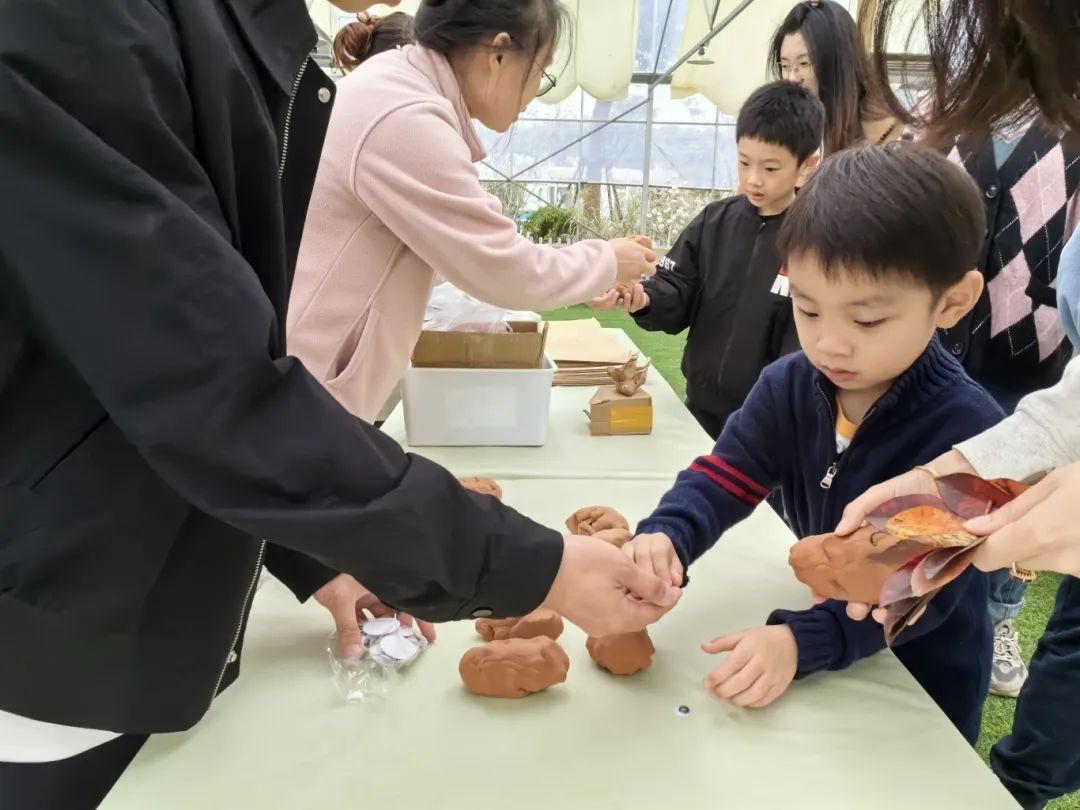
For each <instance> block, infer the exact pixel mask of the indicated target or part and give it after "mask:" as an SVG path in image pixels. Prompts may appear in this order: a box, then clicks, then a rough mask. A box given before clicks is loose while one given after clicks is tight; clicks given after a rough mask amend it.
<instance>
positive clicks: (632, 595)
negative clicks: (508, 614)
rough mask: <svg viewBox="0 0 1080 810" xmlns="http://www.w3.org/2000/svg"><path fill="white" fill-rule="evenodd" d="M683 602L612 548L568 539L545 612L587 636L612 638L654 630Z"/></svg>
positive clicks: (676, 590)
mask: <svg viewBox="0 0 1080 810" xmlns="http://www.w3.org/2000/svg"><path fill="white" fill-rule="evenodd" d="M681 596H682V590H681V589H679V588H674V587H672V586H671V585H670V584H669V583H668V582H667V581H665V580H663V579H660V578H659V577H657V576H655V575H653V574H649V573H646V572H645V571H643V570H642V569H640V568H638V567H637V566H636V565H634V563H633V562H631V560H630V558H629V557H627V556H626V555H625V554H623V553H622V552H620V551H619V550H618V549H617V548H615V547H614V546H613V545H611V544H609V543H605V542H604V541H603V540H598V539H597V538H595V537H581V536H578V535H570V536H569V537H567V538H566V539H565V540H564V545H563V557H562V564H561V565H560V566H559V573H558V574H557V575H556V577H555V581H554V582H553V583H552V585H551V590H550V591H549V592H548V595H547V599H545V600H544V606H545V607H549V608H551V609H552V610H554V611H556V612H557V613H559V614H561V615H562V616H564V617H565V618H566V619H568V620H569V621H571V622H573V623H574V624H576V625H577V626H578V627H580V628H581V629H582V630H584V631H585V632H586V633H587V634H589V635H590V636H611V635H615V634H616V633H631V632H635V631H637V630H641V629H643V628H644V627H645V626H646V625H649V624H652V623H653V622H655V621H657V620H658V619H660V617H661V616H663V615H664V614H665V613H667V612H668V611H669V610H671V609H672V608H673V607H675V605H676V604H677V603H678V601H679V598H680V597H681Z"/></svg>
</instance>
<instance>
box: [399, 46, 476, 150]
mask: <svg viewBox="0 0 1080 810" xmlns="http://www.w3.org/2000/svg"><path fill="white" fill-rule="evenodd" d="M403 50H404V51H405V58H406V59H407V60H408V62H409V64H410V65H412V66H413V67H414V68H416V70H418V71H419V72H420V73H422V74H423V75H424V76H426V77H427V78H428V79H429V80H430V81H431V84H432V86H433V87H434V88H435V91H436V92H437V93H438V94H439V95H440V96H442V97H443V98H445V99H446V100H447V101H449V102H450V103H451V104H452V105H453V106H454V112H456V113H457V116H458V122H459V123H460V124H461V136H462V137H463V138H464V139H465V143H467V144H468V145H469V152H470V153H471V154H472V161H473V163H476V162H478V161H481V160H483V159H484V158H485V157H487V151H486V150H485V149H484V146H483V144H482V143H480V136H479V134H477V132H476V127H475V126H474V125H473V122H472V118H471V117H470V115H469V109H468V107H466V106H465V96H464V95H463V94H462V92H461V83H460V82H459V81H458V77H457V74H456V73H454V68H453V67H452V66H451V64H450V60H449V59H447V58H446V57H445V56H443V55H442V54H441V53H437V52H435V51H433V50H430V49H429V48H425V47H423V46H422V45H407V46H405V48H403Z"/></svg>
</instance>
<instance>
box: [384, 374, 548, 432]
mask: <svg viewBox="0 0 1080 810" xmlns="http://www.w3.org/2000/svg"><path fill="white" fill-rule="evenodd" d="M554 377H555V364H554V363H552V362H551V359H550V358H549V357H548V356H547V355H546V354H545V355H544V365H543V367H542V368H526V369H516V368H514V369H489V368H413V367H412V366H411V365H410V366H409V370H408V371H406V372H405V379H404V382H403V385H402V398H403V401H404V406H405V433H406V436H407V438H408V441H409V444H410V445H412V446H413V447H493V446H499V447H540V446H541V445H543V444H544V443H546V442H547V436H548V416H549V412H550V409H551V385H552V382H553V381H554Z"/></svg>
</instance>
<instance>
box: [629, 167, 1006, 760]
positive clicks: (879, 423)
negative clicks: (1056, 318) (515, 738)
mask: <svg viewBox="0 0 1080 810" xmlns="http://www.w3.org/2000/svg"><path fill="white" fill-rule="evenodd" d="M985 228H986V214H985V210H984V208H983V204H982V200H981V198H980V196H979V192H978V189H976V187H975V185H974V184H973V183H972V181H971V180H970V179H969V178H968V177H967V175H966V174H965V173H964V172H963V171H962V170H961V169H959V168H957V167H956V166H953V165H952V164H950V163H949V161H948V160H947V159H946V158H945V157H943V156H941V155H938V154H937V153H934V152H932V151H928V150H924V149H920V148H917V147H911V146H901V147H899V148H896V147H891V148H890V147H870V148H866V149H861V150H857V151H849V152H842V153H839V154H837V155H835V156H834V157H832V158H830V159H829V160H827V161H825V163H824V164H823V165H822V166H821V167H820V168H819V169H818V170H817V172H815V174H814V176H813V177H812V178H811V179H810V181H809V182H808V183H807V185H806V187H805V188H804V189H803V190H802V191H801V192H800V193H799V196H798V199H797V200H796V201H795V203H794V205H793V206H792V208H791V210H790V211H789V212H788V215H787V219H786V221H785V223H784V227H783V229H782V230H781V232H780V236H779V239H778V247H779V250H780V255H781V257H782V258H783V259H784V261H785V264H786V266H787V270H788V276H789V279H790V285H791V295H792V300H793V302H794V304H795V321H796V327H797V329H798V333H799V342H800V344H801V345H802V349H803V351H802V352H798V353H795V354H792V355H788V356H787V357H784V358H782V359H780V360H778V361H777V362H775V363H773V364H772V365H770V366H769V367H768V368H766V369H765V371H764V372H763V373H762V375H761V378H760V379H759V380H758V382H757V384H756V385H755V386H754V387H753V389H752V390H751V392H750V394H749V396H748V397H747V399H746V402H745V404H744V405H743V407H742V408H741V409H740V410H739V411H737V412H736V413H734V414H732V416H731V418H730V419H729V420H728V422H727V424H726V425H725V427H724V430H723V432H722V433H721V434H720V438H719V441H718V442H717V444H716V448H715V450H714V451H713V454H712V455H710V456H706V457H703V458H699V459H698V460H697V461H695V462H694V463H693V464H692V465H691V466H690V468H689V469H688V470H686V471H685V472H683V473H681V474H680V475H679V477H678V480H677V481H676V483H675V486H674V487H673V488H672V489H671V490H670V491H669V492H668V493H667V494H666V495H665V496H664V498H663V499H662V500H661V502H660V505H659V506H658V507H657V508H656V510H655V511H654V512H653V514H652V515H651V516H650V517H648V518H646V519H645V520H644V521H642V522H641V524H640V525H639V526H638V529H637V531H638V534H637V536H636V537H635V538H634V540H633V541H632V542H631V543H629V544H628V545H627V546H625V549H626V551H627V553H628V554H630V556H631V557H632V558H633V559H634V560H635V562H637V564H639V565H641V566H642V567H643V568H645V569H647V570H650V571H654V572H656V573H658V574H662V575H665V576H669V577H670V578H671V581H672V582H673V583H675V584H681V583H682V582H683V580H684V572H685V570H686V568H687V567H688V566H689V565H690V564H691V563H692V562H693V561H694V560H695V559H697V558H698V557H700V556H701V555H702V554H704V553H705V552H706V551H707V550H708V549H709V548H710V547H711V546H712V545H713V543H715V542H716V540H717V539H718V538H719V537H720V535H722V534H723V533H724V532H725V531H726V530H727V529H729V528H731V526H733V525H734V524H736V523H738V522H739V521H740V520H742V519H743V518H745V517H746V516H747V515H748V514H749V513H750V511H751V510H752V509H753V508H754V507H755V506H756V505H757V504H758V503H760V501H761V500H762V499H763V498H765V497H766V496H767V495H768V494H769V493H770V492H771V491H773V490H774V489H777V488H779V489H780V490H781V491H782V493H783V498H784V505H785V507H786V512H787V519H788V521H789V523H790V524H791V528H792V529H793V530H794V532H795V534H796V536H797V537H806V536H809V535H814V534H821V533H825V532H829V531H832V529H833V528H834V527H835V526H836V524H837V523H838V522H839V520H840V517H841V513H842V512H843V508H844V505H845V504H847V503H849V502H850V501H851V500H852V499H853V498H855V497H857V496H858V495H859V494H861V493H862V492H864V491H865V490H866V489H867V487H868V486H870V485H872V484H876V483H879V482H881V481H884V480H886V479H888V478H892V477H893V476H895V475H897V474H899V473H901V472H905V471H906V470H909V469H911V468H912V467H913V466H915V465H917V464H920V463H925V462H927V461H928V460H930V459H932V458H934V457H935V456H937V455H939V454H940V453H943V452H945V451H947V450H949V449H950V448H951V447H952V446H953V445H955V444H957V443H959V442H961V441H963V440H964V439H967V438H970V437H971V436H974V435H975V434H977V433H980V432H981V431H983V430H985V429H986V428H988V427H990V426H991V425H993V424H994V423H996V422H997V421H998V420H999V419H1000V418H1001V417H1002V416H1003V414H1002V411H1001V409H1000V408H999V407H998V405H997V403H996V402H995V401H994V400H993V399H992V398H991V397H990V395H989V394H987V393H986V392H985V391H984V390H983V389H982V388H980V387H979V386H978V385H976V384H975V383H974V382H972V381H971V379H969V378H968V377H967V375H966V374H965V373H964V369H963V367H962V366H961V365H960V363H959V362H957V360H956V359H955V358H954V357H953V356H952V355H951V354H950V353H949V352H948V351H947V350H945V348H944V347H943V346H942V345H941V343H940V342H939V340H938V339H937V338H936V337H935V331H936V330H937V329H938V328H948V327H951V326H953V325H955V324H956V323H957V322H958V321H959V320H960V319H961V318H962V317H963V316H964V314H965V313H967V311H968V310H969V309H970V308H971V307H972V306H973V305H974V303H975V302H976V301H977V300H978V298H979V294H980V293H981V292H982V276H981V275H980V274H979V272H978V271H977V270H974V269H973V268H974V267H975V263H976V260H977V258H978V255H979V248H980V245H981V243H982V238H983V232H984V230H985ZM991 643H992V637H991V628H990V623H989V619H988V618H987V614H986V581H985V577H984V575H983V574H982V573H980V572H978V571H976V570H975V569H974V568H972V569H969V570H968V571H967V572H966V573H965V574H964V575H963V576H961V577H959V578H958V579H957V580H956V581H954V582H953V583H951V584H950V585H949V586H948V587H946V588H945V589H944V590H943V591H942V592H941V593H940V594H939V595H938V597H937V598H936V599H935V600H934V601H933V602H932V603H931V604H930V607H929V609H928V610H927V613H926V615H925V616H924V617H923V618H922V619H921V620H920V621H919V622H918V623H917V624H915V625H914V626H912V627H911V628H909V629H908V630H906V631H905V632H904V634H903V635H902V636H901V637H900V640H899V641H898V643H897V645H896V647H895V652H896V655H897V657H898V658H899V659H900V660H901V661H902V662H903V663H904V665H905V666H906V667H907V668H908V670H909V671H910V672H911V673H912V675H914V676H915V678H916V679H917V680H918V681H919V683H920V684H922V686H923V688H924V689H926V691H927V692H928V693H929V694H930V696H931V697H932V698H933V699H934V700H935V701H936V702H937V704H938V706H939V707H940V708H941V709H942V711H944V712H945V714H946V715H947V716H948V717H949V719H950V720H952V722H953V723H954V724H955V725H956V727H957V728H958V729H959V730H960V731H961V733H963V734H964V736H965V737H966V738H967V739H968V740H969V741H971V742H972V743H974V741H975V739H976V737H977V736H978V732H979V723H980V718H981V713H982V704H983V701H984V699H985V697H986V692H987V685H988V679H989V674H990V660H991ZM884 646H885V640H884V636H883V633H882V628H881V626H880V625H878V624H877V623H876V622H855V621H852V620H850V619H849V618H848V617H847V615H846V614H845V612H844V605H843V604H842V603H839V602H832V601H828V602H824V603H822V604H818V605H815V606H814V607H812V608H810V609H808V610H777V611H774V612H773V613H772V615H770V616H769V617H768V618H767V620H766V623H765V626H763V627H755V628H751V629H749V630H744V631H742V632H739V633H733V634H730V635H726V636H721V637H719V638H716V639H714V640H713V641H711V642H709V643H707V644H705V645H704V649H705V650H706V651H707V652H710V653H719V652H728V653H729V655H728V656H727V659H726V660H725V661H724V662H723V663H722V664H720V666H718V667H717V668H716V669H715V670H713V671H712V672H711V673H710V674H709V675H708V677H706V679H705V686H706V688H707V689H709V690H710V691H711V692H713V693H714V694H715V695H717V696H718V697H721V698H724V699H727V700H730V701H732V702H733V703H735V704H737V705H740V706H749V707H761V706H765V705H767V704H769V703H771V702H772V701H774V700H775V699H776V698H778V697H779V696H780V695H781V694H782V693H783V692H784V691H785V690H786V689H787V688H788V686H789V685H790V684H791V681H792V680H793V679H798V678H802V677H805V676H807V675H810V674H812V673H814V672H817V671H819V670H826V669H842V668H844V667H847V666H849V665H850V664H851V663H853V662H854V661H857V660H858V659H860V658H865V657H866V656H869V655H872V654H874V653H876V652H878V651H879V650H881V649H882V648H883V647H884Z"/></svg>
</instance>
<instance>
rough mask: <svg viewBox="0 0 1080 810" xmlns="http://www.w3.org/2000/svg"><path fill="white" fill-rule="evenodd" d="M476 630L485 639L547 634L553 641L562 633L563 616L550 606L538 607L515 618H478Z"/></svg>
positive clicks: (501, 639)
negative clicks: (527, 613)
mask: <svg viewBox="0 0 1080 810" xmlns="http://www.w3.org/2000/svg"><path fill="white" fill-rule="evenodd" d="M476 632H477V633H479V634H480V635H481V636H482V637H483V638H484V640H485V641H505V640H506V639H508V638H536V637H537V636H547V637H548V638H550V639H551V640H552V641H554V640H555V639H557V638H558V637H559V636H561V635H562V632H563V620H562V616H560V615H559V614H558V613H556V612H555V611H554V610H550V609H548V608H538V609H537V610H534V611H533V612H532V613H530V614H529V615H527V616H523V617H521V618H513V619H477V620H476Z"/></svg>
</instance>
